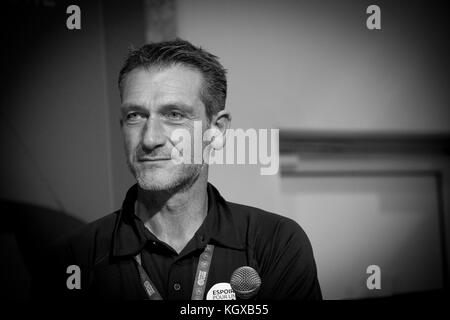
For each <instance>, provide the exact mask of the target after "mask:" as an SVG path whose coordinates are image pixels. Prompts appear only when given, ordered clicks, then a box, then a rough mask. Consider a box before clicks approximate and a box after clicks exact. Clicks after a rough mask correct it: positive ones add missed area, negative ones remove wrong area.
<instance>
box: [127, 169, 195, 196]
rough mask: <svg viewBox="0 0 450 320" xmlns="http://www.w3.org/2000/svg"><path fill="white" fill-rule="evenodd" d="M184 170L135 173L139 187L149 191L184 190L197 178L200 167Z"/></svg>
mask: <svg viewBox="0 0 450 320" xmlns="http://www.w3.org/2000/svg"><path fill="white" fill-rule="evenodd" d="M190 169H191V170H187V171H184V172H177V170H175V171H174V172H170V173H169V172H142V171H141V172H137V174H135V177H136V181H137V183H138V185H139V187H140V188H141V189H143V190H147V191H173V190H182V189H185V188H186V187H189V186H190V185H192V183H194V182H195V180H197V178H198V176H199V173H200V170H199V168H196V169H197V170H195V169H194V168H190Z"/></svg>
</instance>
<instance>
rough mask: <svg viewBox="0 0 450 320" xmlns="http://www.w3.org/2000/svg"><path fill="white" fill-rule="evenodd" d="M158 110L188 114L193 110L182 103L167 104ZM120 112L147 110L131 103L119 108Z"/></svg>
mask: <svg viewBox="0 0 450 320" xmlns="http://www.w3.org/2000/svg"><path fill="white" fill-rule="evenodd" d="M159 109H161V110H168V109H180V110H182V111H186V112H190V113H192V112H193V111H194V108H193V107H192V106H190V105H188V104H185V103H182V102H168V103H167V104H163V105H162V106H161V107H160V108H159ZM120 110H121V112H122V113H125V112H128V111H139V112H148V109H147V108H145V107H143V106H141V105H138V104H133V103H125V104H122V105H121V106H120Z"/></svg>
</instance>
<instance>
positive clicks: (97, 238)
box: [56, 211, 120, 266]
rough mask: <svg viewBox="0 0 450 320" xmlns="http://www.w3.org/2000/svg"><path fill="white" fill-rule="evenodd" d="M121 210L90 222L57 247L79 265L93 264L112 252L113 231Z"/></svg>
mask: <svg viewBox="0 0 450 320" xmlns="http://www.w3.org/2000/svg"><path fill="white" fill-rule="evenodd" d="M119 212H120V211H115V212H113V213H110V214H108V215H106V216H104V217H102V218H100V219H97V220H95V221H93V222H90V223H88V224H87V225H85V226H83V227H81V228H80V229H78V230H77V231H76V232H74V233H72V234H71V235H69V236H67V237H66V238H65V239H63V240H62V241H61V242H60V243H59V244H58V245H57V246H56V247H57V249H59V250H60V252H61V253H62V254H64V255H66V256H70V259H71V260H73V262H74V263H76V264H78V265H84V266H93V265H94V264H95V263H97V262H98V261H99V260H101V259H103V258H104V257H106V256H107V255H108V254H109V253H110V249H111V242H112V236H113V231H114V228H115V225H116V222H117V219H118V217H119Z"/></svg>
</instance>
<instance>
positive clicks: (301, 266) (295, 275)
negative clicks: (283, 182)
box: [259, 218, 322, 300]
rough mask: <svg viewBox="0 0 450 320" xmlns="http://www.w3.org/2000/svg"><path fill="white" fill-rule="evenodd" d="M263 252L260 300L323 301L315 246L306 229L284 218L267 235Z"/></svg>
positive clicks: (261, 254) (261, 255)
mask: <svg viewBox="0 0 450 320" xmlns="http://www.w3.org/2000/svg"><path fill="white" fill-rule="evenodd" d="M265 239H266V240H265V241H264V245H263V246H262V248H261V249H260V250H259V251H260V261H261V264H260V267H261V269H260V270H261V278H262V284H261V290H260V294H259V298H260V299H267V300H322V293H321V289H320V285H319V281H318V277H317V268H316V263H315V260H314V255H313V250H312V247H311V243H310V241H309V239H308V237H307V235H306V233H305V232H304V231H303V229H302V228H301V227H300V226H299V225H298V224H297V223H296V222H295V221H293V220H291V219H287V218H284V219H282V220H281V221H280V222H279V223H277V225H276V227H275V230H274V232H273V233H272V234H267V235H265Z"/></svg>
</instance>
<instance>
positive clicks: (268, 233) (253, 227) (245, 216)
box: [227, 202, 308, 241]
mask: <svg viewBox="0 0 450 320" xmlns="http://www.w3.org/2000/svg"><path fill="white" fill-rule="evenodd" d="M227 205H228V207H229V209H230V211H231V214H232V216H233V220H234V221H235V222H236V225H237V226H245V228H246V229H247V230H248V232H251V233H252V234H253V235H254V236H258V238H260V240H267V241H269V240H271V241H273V240H274V238H273V236H274V235H276V236H277V237H278V238H277V240H278V241H279V240H281V239H279V237H282V238H283V239H284V240H285V241H288V240H289V239H291V238H292V237H296V238H298V239H304V240H307V239H308V237H307V235H306V233H305V231H304V230H303V229H302V227H301V226H300V225H299V224H298V223H297V222H296V221H294V220H292V219H291V218H288V217H285V216H282V215H280V214H277V213H273V212H269V211H265V210H262V209H259V208H255V207H251V206H247V205H242V204H237V203H233V202H227Z"/></svg>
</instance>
